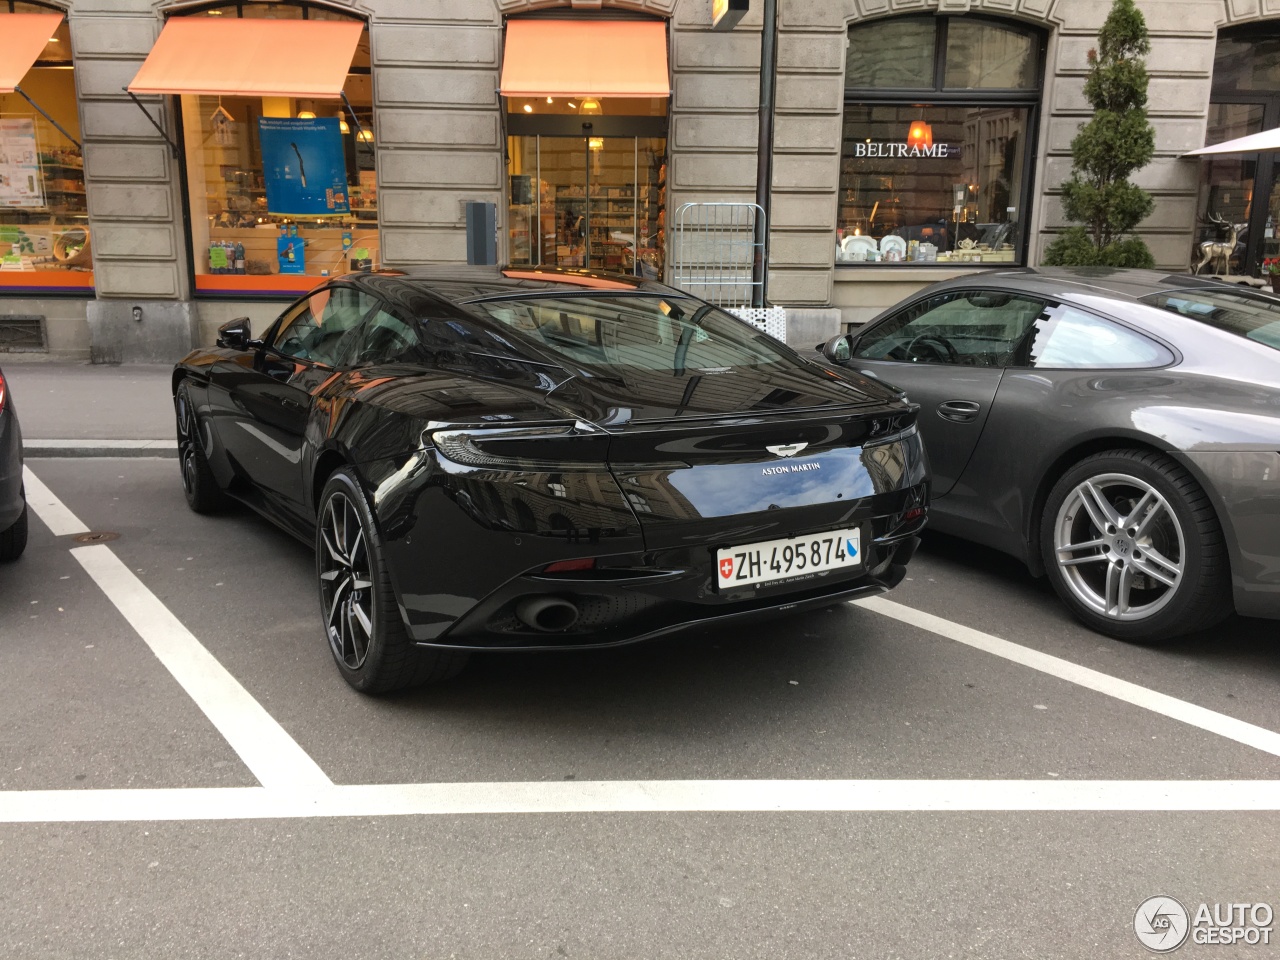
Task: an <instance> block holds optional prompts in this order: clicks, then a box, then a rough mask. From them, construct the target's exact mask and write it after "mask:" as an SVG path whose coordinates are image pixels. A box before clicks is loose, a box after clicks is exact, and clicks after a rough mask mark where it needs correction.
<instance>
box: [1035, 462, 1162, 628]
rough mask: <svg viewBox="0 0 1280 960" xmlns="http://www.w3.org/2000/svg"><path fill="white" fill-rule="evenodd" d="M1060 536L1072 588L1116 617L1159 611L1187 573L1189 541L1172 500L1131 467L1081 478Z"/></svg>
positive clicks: (1061, 561) (1062, 517)
mask: <svg viewBox="0 0 1280 960" xmlns="http://www.w3.org/2000/svg"><path fill="white" fill-rule="evenodd" d="M1053 539H1054V543H1053V546H1054V551H1055V556H1056V558H1057V561H1058V568H1059V569H1060V571H1061V572H1062V578H1063V580H1064V581H1066V584H1067V587H1068V588H1069V589H1070V590H1071V592H1072V594H1074V595H1075V597H1076V599H1077V600H1079V601H1080V602H1081V603H1083V604H1084V605H1085V606H1086V607H1088V608H1089V609H1090V610H1092V611H1094V612H1095V613H1098V614H1101V615H1102V616H1104V617H1109V618H1111V619H1113V620H1142V619H1144V618H1146V617H1150V616H1152V615H1153V614H1156V613H1158V612H1159V611H1161V610H1162V609H1164V607H1165V606H1166V605H1167V604H1168V603H1169V602H1170V601H1171V600H1172V599H1173V598H1174V596H1175V595H1176V594H1177V592H1178V587H1179V586H1180V585H1181V584H1182V578H1183V576H1184V575H1185V573H1186V570H1185V564H1186V556H1187V552H1186V541H1185V539H1184V538H1183V535H1182V525H1181V524H1180V523H1179V522H1178V517H1177V515H1176V514H1175V513H1174V512H1173V508H1172V507H1170V506H1169V502H1168V501H1167V500H1166V499H1165V498H1164V497H1163V496H1162V495H1161V494H1160V492H1159V491H1158V490H1156V488H1155V487H1153V486H1152V485H1151V484H1149V483H1147V482H1146V481H1144V480H1139V479H1138V478H1137V477H1133V476H1129V475H1127V474H1122V473H1104V474H1099V475H1097V476H1094V477H1089V478H1088V479H1087V480H1084V481H1083V482H1081V483H1080V484H1078V485H1077V486H1076V487H1075V489H1073V490H1072V491H1071V492H1070V493H1069V494H1068V495H1067V498H1066V499H1065V500H1064V501H1063V502H1062V506H1061V507H1060V508H1059V510H1058V517H1057V521H1056V523H1055V524H1054V538H1053Z"/></svg>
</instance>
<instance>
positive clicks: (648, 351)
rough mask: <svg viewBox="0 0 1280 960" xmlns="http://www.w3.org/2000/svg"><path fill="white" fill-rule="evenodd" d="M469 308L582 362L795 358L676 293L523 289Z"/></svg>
mask: <svg viewBox="0 0 1280 960" xmlns="http://www.w3.org/2000/svg"><path fill="white" fill-rule="evenodd" d="M468 308H469V309H471V310H473V311H478V312H480V313H483V314H484V315H486V316H487V317H489V318H490V319H492V320H493V321H495V322H496V323H498V324H500V325H501V326H503V327H506V328H508V329H510V330H513V331H517V332H518V333H519V334H520V335H521V336H522V337H523V338H524V339H526V340H529V341H533V342H534V343H536V344H537V345H538V346H539V347H541V348H542V349H543V350H544V351H545V352H547V353H551V354H554V355H556V356H558V357H561V358H563V359H565V360H568V361H570V362H572V363H573V364H574V365H576V366H578V367H586V368H588V369H592V368H594V369H596V370H601V371H608V370H619V369H631V370H660V371H669V372H672V373H674V374H676V375H680V374H684V373H686V372H687V373H690V374H693V373H702V374H716V373H730V372H732V371H735V370H741V369H753V368H758V367H761V366H772V365H775V364H787V365H792V364H794V362H795V361H794V360H793V358H792V357H791V355H790V354H789V353H788V352H787V351H786V350H785V349H784V348H781V347H780V345H779V344H778V343H777V341H775V340H773V339H772V338H771V337H769V336H767V335H766V334H764V333H761V332H760V331H757V330H755V329H753V328H752V327H750V326H748V325H747V324H744V323H742V322H740V321H739V320H737V319H735V318H734V317H732V316H730V315H729V314H727V313H725V312H724V311H722V310H719V309H717V308H716V307H712V306H709V305H708V304H704V303H698V302H697V301H694V300H686V299H683V298H680V297H659V296H652V297H647V296H625V297H619V296H615V297H610V296H599V297H596V296H574V297H560V298H553V297H548V298H541V297H538V298H523V297H522V298H520V299H512V300H482V301H479V302H473V303H471V304H468Z"/></svg>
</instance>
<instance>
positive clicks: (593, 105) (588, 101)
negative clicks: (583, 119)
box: [581, 97, 604, 115]
mask: <svg viewBox="0 0 1280 960" xmlns="http://www.w3.org/2000/svg"><path fill="white" fill-rule="evenodd" d="M581 112H582V113H584V114H592V115H594V114H599V113H603V112H604V111H602V110H601V109H600V101H599V100H597V99H596V98H595V97H586V98H584V99H583V101H582V111H581Z"/></svg>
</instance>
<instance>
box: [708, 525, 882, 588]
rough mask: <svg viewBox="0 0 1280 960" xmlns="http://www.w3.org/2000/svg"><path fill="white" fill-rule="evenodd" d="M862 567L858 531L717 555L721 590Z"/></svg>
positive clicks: (773, 542) (735, 549)
mask: <svg viewBox="0 0 1280 960" xmlns="http://www.w3.org/2000/svg"><path fill="white" fill-rule="evenodd" d="M861 565H862V531H861V530H859V529H858V528H857V527H853V528H851V529H848V530H828V531H826V532H825V533H815V534H811V535H810V536H807V537H788V538H786V539H783V540H764V541H762V542H760V543H749V544H747V545H746V546H743V547H727V548H725V549H724V550H717V551H716V570H717V572H718V574H719V576H718V577H717V582H718V583H719V585H720V589H721V590H728V589H731V588H733V587H746V586H750V585H751V584H755V583H761V584H763V583H778V582H782V581H786V580H795V579H803V578H805V577H808V576H809V575H811V574H814V573H822V572H824V571H826V570H854V569H857V568H858V567H860V566H861Z"/></svg>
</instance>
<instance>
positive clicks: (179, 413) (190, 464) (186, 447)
mask: <svg viewBox="0 0 1280 960" xmlns="http://www.w3.org/2000/svg"><path fill="white" fill-rule="evenodd" d="M173 405H174V415H175V417H176V418H177V424H178V465H179V467H180V468H181V470H182V492H183V493H184V494H186V497H187V506H189V507H190V508H191V509H192V510H194V511H195V512H196V513H214V512H216V511H217V510H220V509H221V508H222V507H224V506H226V503H227V496H226V494H224V493H223V492H222V490H221V489H219V487H218V481H217V480H215V479H214V477H213V471H212V470H211V469H209V458H208V455H207V454H206V452H205V449H204V441H203V439H202V438H201V436H200V421H199V418H198V417H196V406H195V402H194V401H193V400H192V399H191V382H190V381H189V380H183V381H182V382H181V383H180V384H178V389H177V392H176V393H174V395H173Z"/></svg>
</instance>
